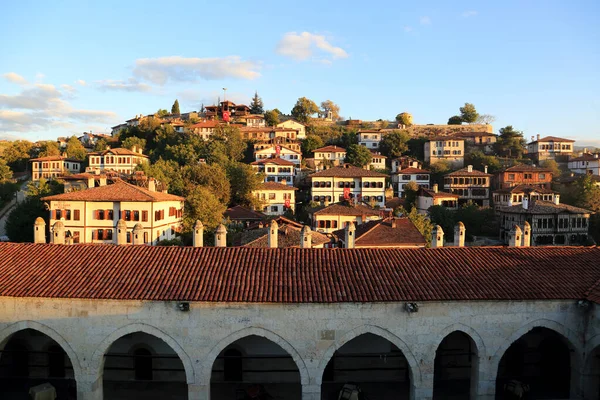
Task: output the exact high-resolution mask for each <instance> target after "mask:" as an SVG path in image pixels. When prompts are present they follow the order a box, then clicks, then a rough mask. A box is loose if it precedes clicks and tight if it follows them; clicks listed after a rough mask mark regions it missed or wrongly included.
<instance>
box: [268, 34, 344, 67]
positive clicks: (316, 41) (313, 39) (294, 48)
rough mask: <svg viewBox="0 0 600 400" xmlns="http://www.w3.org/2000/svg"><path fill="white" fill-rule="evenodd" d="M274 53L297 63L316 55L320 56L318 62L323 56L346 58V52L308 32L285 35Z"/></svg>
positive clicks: (319, 36)
mask: <svg viewBox="0 0 600 400" xmlns="http://www.w3.org/2000/svg"><path fill="white" fill-rule="evenodd" d="M275 51H276V52H277V54H280V55H282V56H285V57H290V58H292V59H294V60H298V61H304V60H308V59H309V58H311V57H313V56H315V55H317V54H318V55H320V56H321V57H319V58H318V61H320V60H322V59H323V56H325V57H329V58H331V59H338V58H347V57H348V53H347V52H346V50H344V49H342V48H341V47H336V46H334V45H332V44H331V43H329V42H328V41H327V40H326V39H325V36H322V35H316V34H313V33H310V32H302V33H296V32H288V33H286V34H285V35H284V36H283V38H282V39H281V40H280V41H279V43H278V44H277V47H276V49H275Z"/></svg>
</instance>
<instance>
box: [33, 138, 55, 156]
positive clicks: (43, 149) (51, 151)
mask: <svg viewBox="0 0 600 400" xmlns="http://www.w3.org/2000/svg"><path fill="white" fill-rule="evenodd" d="M39 148H40V152H39V154H38V157H49V156H60V149H59V148H58V143H56V142H55V141H53V140H46V141H44V142H42V143H41V144H40V147H39Z"/></svg>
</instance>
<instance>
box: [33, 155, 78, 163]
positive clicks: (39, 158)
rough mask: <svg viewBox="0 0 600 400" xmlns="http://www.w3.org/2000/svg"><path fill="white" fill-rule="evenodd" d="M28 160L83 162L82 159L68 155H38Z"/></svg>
mask: <svg viewBox="0 0 600 400" xmlns="http://www.w3.org/2000/svg"><path fill="white" fill-rule="evenodd" d="M29 161H70V162H78V163H82V162H83V161H81V160H77V159H75V158H69V157H63V156H46V157H38V158H32V159H30V160H29Z"/></svg>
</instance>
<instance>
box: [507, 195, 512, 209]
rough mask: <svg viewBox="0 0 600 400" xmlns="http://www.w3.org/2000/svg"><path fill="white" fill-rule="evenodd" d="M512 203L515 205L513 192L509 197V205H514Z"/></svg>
mask: <svg viewBox="0 0 600 400" xmlns="http://www.w3.org/2000/svg"><path fill="white" fill-rule="evenodd" d="M512 205H513V198H512V194H511V195H510V196H509V198H508V206H509V207H512Z"/></svg>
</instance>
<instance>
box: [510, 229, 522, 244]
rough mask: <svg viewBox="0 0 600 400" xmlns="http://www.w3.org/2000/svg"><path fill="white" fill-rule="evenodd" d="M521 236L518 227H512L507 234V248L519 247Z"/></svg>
mask: <svg viewBox="0 0 600 400" xmlns="http://www.w3.org/2000/svg"><path fill="white" fill-rule="evenodd" d="M521 236H523V232H522V231H521V228H519V226H518V225H514V226H513V227H512V229H511V230H510V232H509V234H508V246H509V247H521V240H522V239H521Z"/></svg>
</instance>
